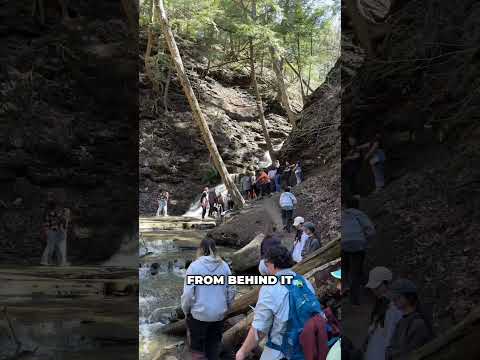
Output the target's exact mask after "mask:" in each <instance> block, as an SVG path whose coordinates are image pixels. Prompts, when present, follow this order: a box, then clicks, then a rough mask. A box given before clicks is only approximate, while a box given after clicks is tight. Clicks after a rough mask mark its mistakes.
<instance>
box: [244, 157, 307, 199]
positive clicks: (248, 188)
mask: <svg viewBox="0 0 480 360" xmlns="http://www.w3.org/2000/svg"><path fill="white" fill-rule="evenodd" d="M303 180H304V177H303V171H302V165H301V163H300V161H297V162H296V163H294V164H290V163H289V162H288V161H285V163H284V164H280V161H279V160H276V161H275V162H274V163H273V164H272V165H271V166H269V167H268V168H266V169H261V170H258V171H257V172H256V173H255V172H248V171H246V172H245V173H244V174H243V176H242V177H241V178H240V189H241V192H242V195H243V197H244V198H245V199H246V200H254V199H257V198H261V197H263V196H265V195H270V194H273V193H275V192H281V190H282V188H284V187H288V186H294V185H298V184H300V183H301V182H302V181H303Z"/></svg>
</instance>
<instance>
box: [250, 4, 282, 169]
mask: <svg viewBox="0 0 480 360" xmlns="http://www.w3.org/2000/svg"><path fill="white" fill-rule="evenodd" d="M256 7H257V2H256V0H253V1H252V20H253V22H255V19H256V17H257V8H256ZM250 76H251V79H252V86H253V89H254V90H255V99H256V103H257V111H258V116H259V117H260V124H261V125H262V129H263V137H264V138H265V142H266V143H267V149H268V152H269V153H270V158H271V159H272V161H274V160H275V159H276V155H275V152H274V150H273V144H272V140H271V139H270V135H269V134H268V129H267V121H266V120H265V115H264V113H263V103H262V97H261V95H260V91H259V89H258V83H257V75H256V73H255V50H254V48H253V39H252V38H250Z"/></svg>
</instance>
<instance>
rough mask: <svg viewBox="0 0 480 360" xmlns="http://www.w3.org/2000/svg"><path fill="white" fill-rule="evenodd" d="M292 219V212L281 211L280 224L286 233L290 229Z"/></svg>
mask: <svg viewBox="0 0 480 360" xmlns="http://www.w3.org/2000/svg"><path fill="white" fill-rule="evenodd" d="M292 218H293V210H284V209H282V224H283V228H284V229H285V230H287V231H288V232H290V231H291V229H292Z"/></svg>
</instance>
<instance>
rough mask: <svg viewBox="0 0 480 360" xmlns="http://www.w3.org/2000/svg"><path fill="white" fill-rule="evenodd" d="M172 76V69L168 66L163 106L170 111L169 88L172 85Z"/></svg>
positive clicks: (166, 110)
mask: <svg viewBox="0 0 480 360" xmlns="http://www.w3.org/2000/svg"><path fill="white" fill-rule="evenodd" d="M171 77H172V69H170V67H169V68H168V74H167V81H166V83H165V90H164V92H163V108H164V109H165V112H166V113H167V112H168V89H169V87H170V78H171Z"/></svg>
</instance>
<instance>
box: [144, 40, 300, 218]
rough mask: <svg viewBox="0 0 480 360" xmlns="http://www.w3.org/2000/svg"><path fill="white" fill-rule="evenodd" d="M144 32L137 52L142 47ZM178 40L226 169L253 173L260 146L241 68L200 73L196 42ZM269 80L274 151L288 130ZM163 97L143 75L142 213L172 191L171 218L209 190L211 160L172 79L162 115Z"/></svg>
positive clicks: (266, 90) (265, 85)
mask: <svg viewBox="0 0 480 360" xmlns="http://www.w3.org/2000/svg"><path fill="white" fill-rule="evenodd" d="M143 35H144V34H143ZM143 35H142V39H143V40H142V41H143V42H141V44H142V48H143V47H146V44H145V37H144V36H143ZM178 41H179V47H180V51H181V54H182V57H183V61H184V64H185V68H186V69H187V75H188V77H189V80H190V82H191V83H192V86H193V88H194V90H195V92H196V95H197V97H198V101H199V103H200V107H201V108H202V111H203V113H204V114H205V116H206V118H207V121H208V124H209V127H210V130H211V132H212V134H213V137H214V139H215V142H216V144H217V147H218V148H219V151H220V154H221V155H222V158H223V160H224V162H225V164H226V166H227V169H228V171H229V172H230V173H231V174H239V173H243V172H244V171H246V170H248V171H253V170H255V169H256V168H257V167H258V164H259V162H261V161H262V160H263V159H264V155H265V152H266V143H265V140H264V137H263V132H262V128H261V125H260V122H259V119H258V116H257V109H256V104H255V98H254V96H253V95H252V92H251V90H250V88H249V87H250V79H249V75H248V71H247V69H237V70H235V71H233V70H231V69H228V68H226V69H221V70H220V69H218V70H213V71H211V72H210V73H209V74H208V75H205V74H204V73H205V69H206V67H207V62H206V60H205V59H204V58H202V56H201V54H199V53H198V51H197V50H196V47H195V45H194V44H192V43H190V42H188V41H186V40H180V39H178ZM272 81H273V80H272V79H271V78H268V77H267V76H265V77H263V78H262V77H259V83H260V85H261V88H262V96H263V97H264V107H265V117H266V119H267V127H268V130H269V134H270V137H271V138H272V142H273V144H274V146H279V145H280V144H281V143H282V142H283V141H284V140H285V139H286V137H287V135H288V133H289V132H290V129H291V126H290V124H289V123H288V120H287V118H286V114H285V112H284V111H283V109H282V108H281V106H280V105H279V103H278V102H277V100H276V97H275V94H274V93H273V92H272V90H271V86H270V85H271V83H272ZM161 98H163V94H157V93H155V92H154V91H153V89H152V84H151V81H150V80H149V79H148V78H147V76H146V75H145V74H141V82H140V111H141V112H140V144H139V172H140V184H139V187H140V188H139V208H140V214H142V215H152V214H154V213H155V211H156V208H157V198H158V195H159V192H160V191H161V190H162V189H164V190H168V191H169V192H170V194H171V206H170V213H171V214H172V215H181V214H183V213H185V212H186V211H187V210H188V209H189V207H190V205H191V203H192V202H193V201H194V200H195V198H196V197H197V196H198V195H199V194H200V193H201V191H202V190H203V187H204V186H205V185H209V184H208V179H209V173H210V172H211V170H212V169H213V163H212V162H211V161H210V155H209V153H208V149H207V147H206V146H205V144H204V142H203V140H202V138H201V135H200V131H199V130H198V128H197V126H196V124H195V120H194V119H193V118H192V115H191V112H190V109H189V107H188V104H187V101H186V98H185V97H184V95H183V91H182V89H181V87H180V84H179V82H178V81H177V78H176V75H173V76H172V79H171V82H170V86H169V93H168V107H169V111H168V112H165V111H164V109H163V105H160V106H159V107H157V106H155V105H154V104H156V103H157V102H158V99H161ZM160 104H162V101H160Z"/></svg>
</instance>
